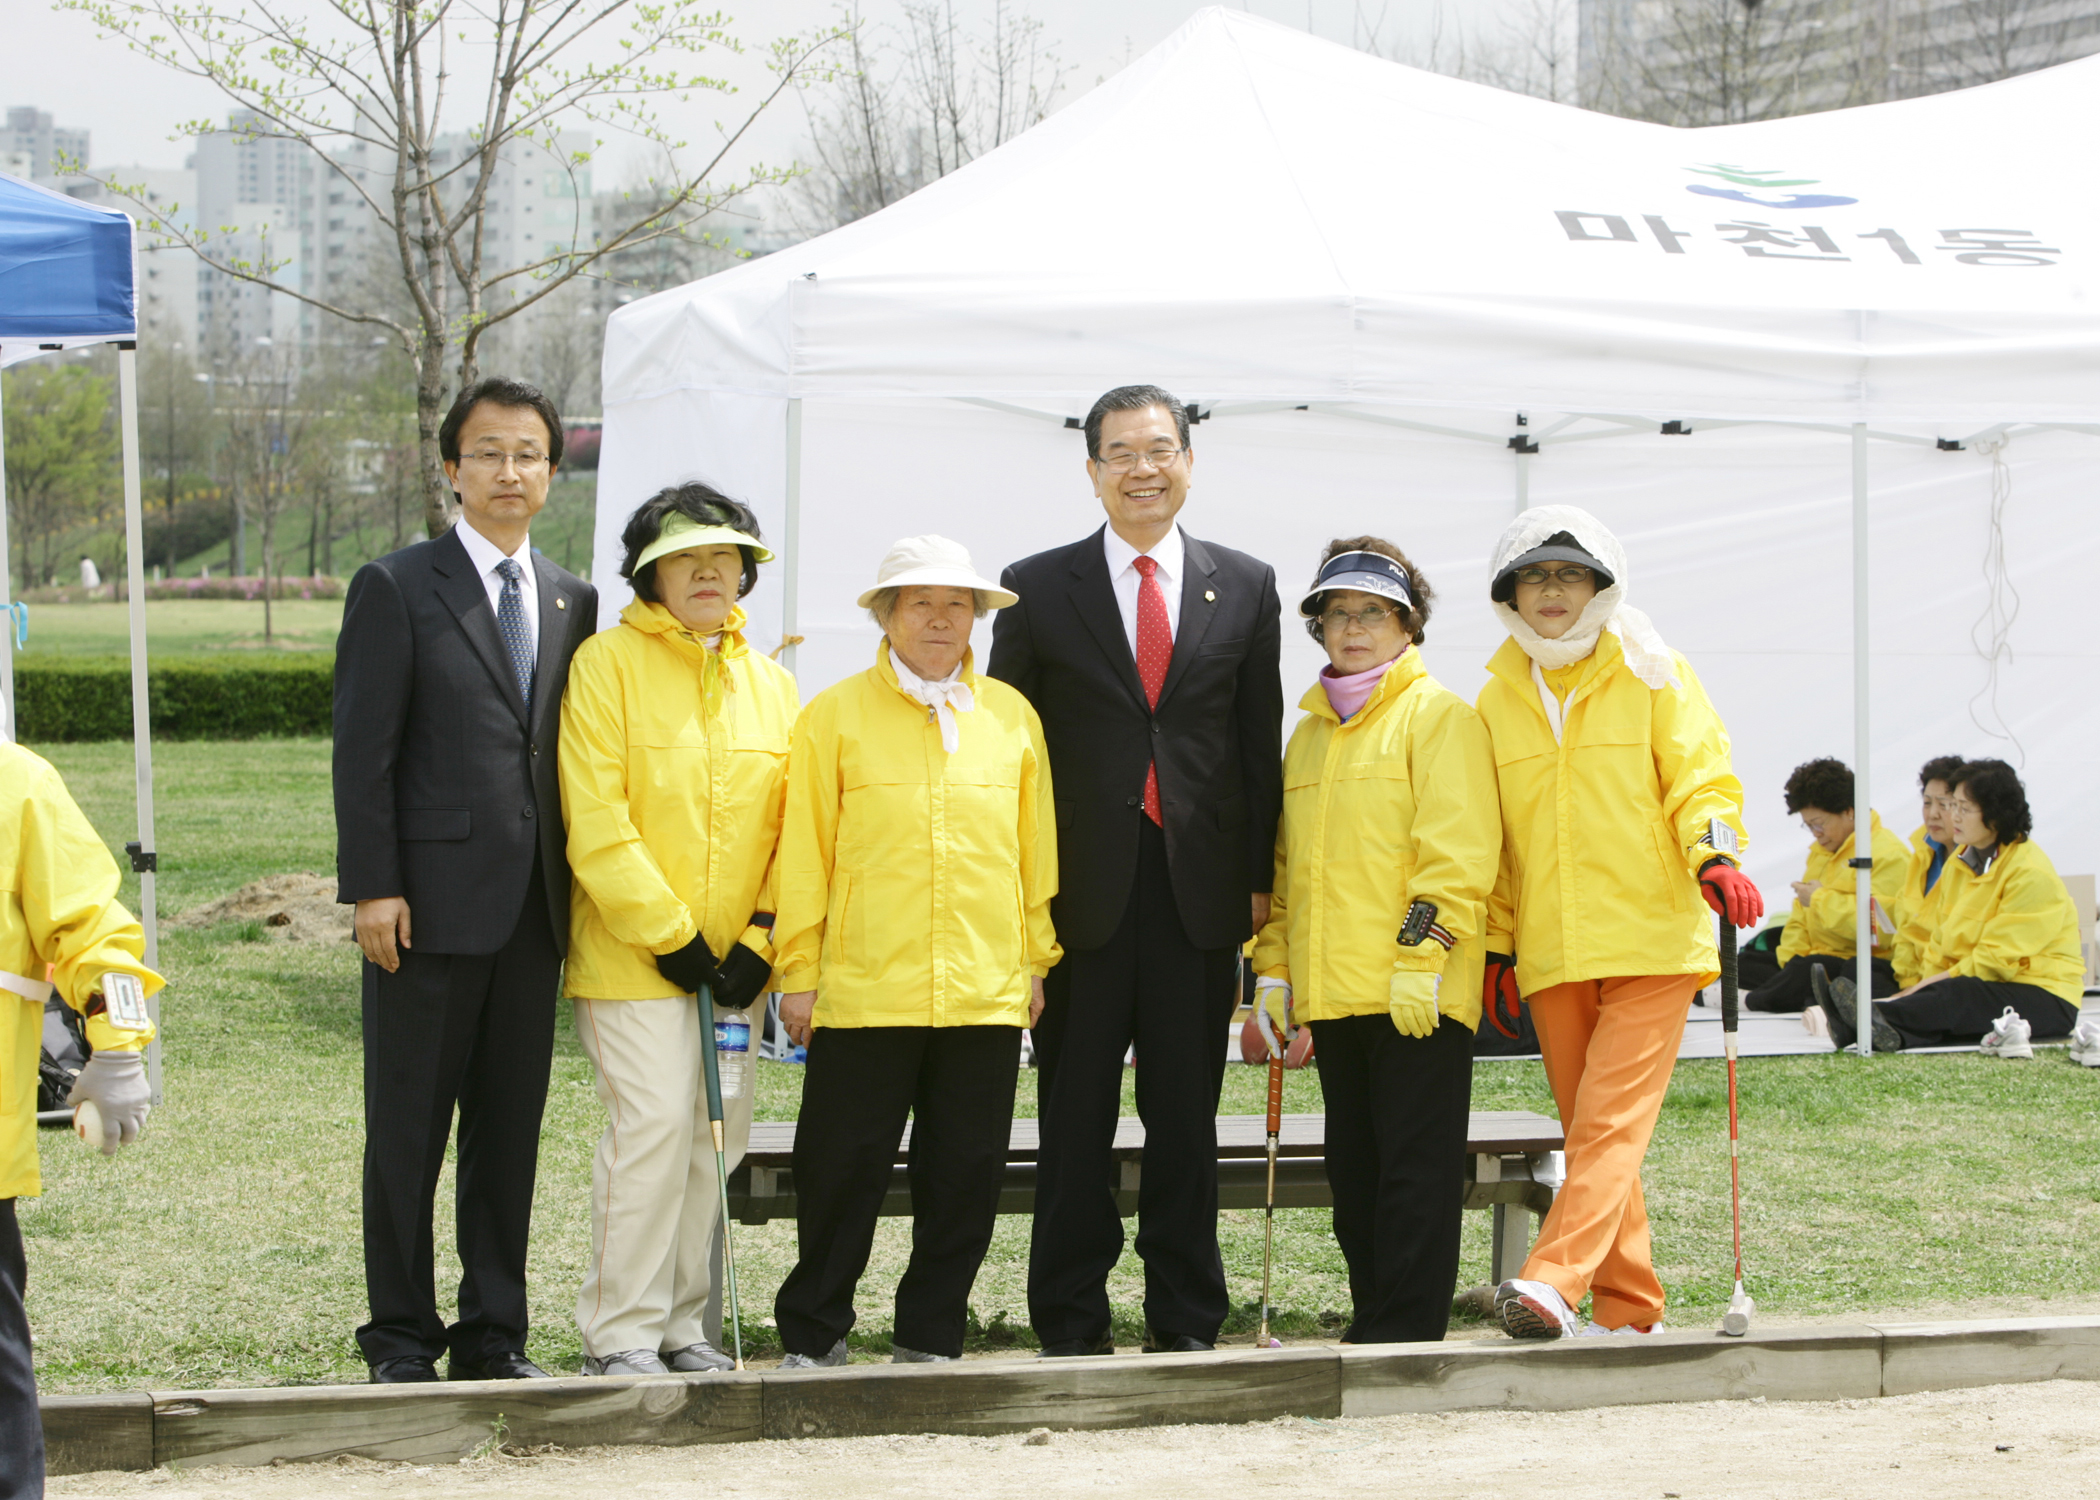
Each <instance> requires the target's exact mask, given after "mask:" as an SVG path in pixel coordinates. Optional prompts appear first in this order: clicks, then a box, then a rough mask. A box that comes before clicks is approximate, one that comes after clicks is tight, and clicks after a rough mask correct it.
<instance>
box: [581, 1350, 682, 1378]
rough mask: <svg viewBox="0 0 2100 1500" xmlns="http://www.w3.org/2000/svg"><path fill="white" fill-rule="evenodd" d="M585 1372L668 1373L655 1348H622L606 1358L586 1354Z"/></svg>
mask: <svg viewBox="0 0 2100 1500" xmlns="http://www.w3.org/2000/svg"><path fill="white" fill-rule="evenodd" d="M583 1373H584V1374H586V1375H668V1374H670V1373H671V1372H670V1371H669V1370H667V1369H665V1368H664V1362H663V1361H662V1360H660V1359H658V1358H657V1357H656V1351H655V1350H653V1349H622V1350H621V1351H620V1352H619V1353H618V1354H608V1355H606V1356H605V1357H604V1358H602V1359H601V1358H599V1357H598V1356H596V1355H592V1354H586V1355H585V1356H584V1357H583Z"/></svg>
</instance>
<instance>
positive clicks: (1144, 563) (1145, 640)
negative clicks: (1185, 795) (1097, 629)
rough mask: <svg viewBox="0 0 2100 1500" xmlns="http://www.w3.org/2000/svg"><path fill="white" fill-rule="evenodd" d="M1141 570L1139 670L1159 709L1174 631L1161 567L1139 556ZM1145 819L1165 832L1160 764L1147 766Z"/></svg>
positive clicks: (1150, 703)
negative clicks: (1169, 618) (1169, 620)
mask: <svg viewBox="0 0 2100 1500" xmlns="http://www.w3.org/2000/svg"><path fill="white" fill-rule="evenodd" d="M1136 562H1137V570H1138V621H1137V669H1138V681H1140V682H1142V683H1143V684H1144V685H1145V702H1146V704H1147V705H1148V706H1150V707H1152V708H1157V707H1159V690H1160V686H1161V684H1163V683H1164V682H1165V681H1166V680H1167V663H1168V662H1170V661H1172V660H1173V659H1174V630H1173V627H1172V626H1170V625H1168V624H1167V596H1166V594H1165V593H1164V592H1163V591H1162V590H1161V588H1160V586H1159V579H1157V578H1156V577H1154V576H1153V575H1154V574H1156V573H1157V572H1158V571H1159V564H1158V563H1156V562H1154V561H1153V560H1152V559H1151V558H1149V557H1143V556H1140V557H1139V558H1138V559H1137V560H1136ZM1145 816H1146V817H1148V818H1150V819H1151V820H1152V821H1153V822H1154V823H1157V824H1159V826H1160V827H1162V828H1164V827H1165V826H1166V824H1165V823H1164V822H1163V821H1162V820H1161V818H1160V815H1159V763H1158V762H1157V761H1148V762H1147V763H1146V765H1145Z"/></svg>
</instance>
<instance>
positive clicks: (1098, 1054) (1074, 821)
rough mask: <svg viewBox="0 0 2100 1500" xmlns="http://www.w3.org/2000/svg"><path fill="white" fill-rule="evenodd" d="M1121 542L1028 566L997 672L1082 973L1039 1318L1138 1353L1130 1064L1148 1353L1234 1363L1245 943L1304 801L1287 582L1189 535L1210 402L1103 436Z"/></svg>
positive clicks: (1074, 1000)
mask: <svg viewBox="0 0 2100 1500" xmlns="http://www.w3.org/2000/svg"><path fill="white" fill-rule="evenodd" d="M1086 443H1087V465H1086V469H1087V475H1088V477H1089V479H1091V480H1092V482H1093V485H1094V493H1095V494H1096V496H1098V497H1099V499H1100V501H1101V505H1102V508H1103V509H1104V510H1105V511H1107V513H1108V524H1107V525H1106V526H1104V527H1102V529H1101V530H1099V531H1097V532H1095V533H1094V534H1093V535H1092V536H1089V537H1087V538H1086V539H1085V540H1084V541H1080V542H1075V543H1073V544H1071V545H1070V546H1066V547H1058V548H1053V549H1052V550H1050V551H1048V552H1040V553H1037V554H1036V555H1035V556H1033V557H1030V558H1025V559H1023V560H1022V561H1020V562H1017V563H1015V564H1014V565H1013V566H1011V567H1009V568H1008V569H1007V570H1006V573H1005V576H1004V577H1003V578H1002V579H1001V584H1002V586H1003V587H1005V588H1007V589H1010V590H1012V591H1013V592H1015V593H1017V594H1019V595H1020V596H1021V603H1020V604H1018V605H1016V606H1014V607H1013V608H1010V609H1005V610H1001V611H1000V612H999V618H998V619H997V621H996V622H995V624H994V626H993V630H992V655H991V662H990V674H991V675H992V676H993V677H996V678H999V679H1001V680H1002V681H1005V682H1009V683H1011V684H1012V685H1013V686H1015V687H1017V688H1019V689H1020V690H1021V691H1022V692H1023V693H1024V694H1026V695H1027V697H1028V700H1029V701H1030V702H1031V703H1032V704H1033V705H1034V706H1035V710H1036V713H1037V715H1038V716H1039V717H1040V718H1041V720H1042V724H1043V736H1044V739H1045V741H1046V742H1047V744H1048V746H1049V750H1050V766H1051V780H1052V781H1053V783H1054V784H1055V786H1056V788H1057V843H1058V868H1059V872H1060V874H1059V885H1060V892H1059V894H1058V896H1057V898H1056V900H1055V901H1054V902H1053V903H1052V905H1051V915H1052V917H1053V918H1054V919H1055V921H1056V924H1057V934H1058V940H1059V941H1060V942H1061V943H1062V944H1063V946H1064V953H1065V956H1064V961H1063V962H1062V963H1060V964H1059V965H1058V966H1057V967H1056V968H1054V969H1052V970H1051V971H1050V974H1049V977H1048V979H1047V981H1046V982H1045V986H1044V988H1045V1005H1044V1009H1043V1015H1042V1019H1041V1020H1040V1021H1039V1022H1038V1023H1037V1024H1036V1027H1035V1033H1034V1034H1035V1051H1036V1059H1037V1063H1038V1066H1039V1068H1040V1070H1041V1072H1040V1079H1039V1082H1038V1089H1037V1095H1038V1099H1039V1107H1038V1112H1039V1114H1040V1117H1041V1124H1042V1152H1041V1156H1040V1160H1039V1165H1038V1167H1037V1176H1036V1197H1035V1238H1034V1244H1033V1246H1032V1250H1031V1255H1030V1261H1029V1269H1028V1306H1029V1314H1030V1317H1031V1318H1032V1320H1033V1321H1034V1324H1035V1330H1036V1334H1037V1336H1038V1337H1039V1338H1040V1339H1041V1340H1042V1344H1043V1353H1044V1355H1045V1356H1046V1357H1053V1358H1054V1357H1059V1356H1064V1355H1084V1354H1112V1353H1114V1352H1115V1342H1114V1338H1113V1335H1112V1334H1111V1333H1110V1330H1109V1303H1108V1290H1107V1283H1108V1276H1109V1273H1110V1271H1112V1270H1113V1269H1114V1267H1115V1264H1116V1261H1117V1260H1118V1259H1119V1258H1120V1257H1121V1255H1122V1253H1123V1221H1122V1218H1121V1216H1120V1215H1119V1214H1118V1213H1117V1210H1116V1201H1115V1181H1114V1173H1113V1170H1112V1167H1111V1162H1110V1154H1109V1153H1110V1148H1111V1146H1112V1144H1113V1142H1114V1139H1115V1130H1116V1116H1117V1113H1118V1111H1119V1108H1120V1104H1121V1099H1122V1088H1123V1058H1124V1056H1125V1054H1126V1053H1127V1052H1128V1051H1129V1050H1130V1049H1131V1048H1132V1047H1133V1045H1134V1046H1135V1048H1136V1054H1137V1108H1138V1115H1139V1117H1140V1118H1141V1119H1142V1120H1143V1121H1144V1123H1145V1161H1144V1171H1143V1173H1142V1175H1141V1177H1140V1179H1139V1186H1138V1235H1137V1249H1138V1254H1139V1255H1140V1256H1141V1257H1142V1258H1143V1260H1144V1262H1145V1327H1146V1337H1145V1348H1146V1349H1148V1350H1155V1349H1208V1348H1210V1347H1211V1345H1212V1344H1213V1343H1214V1342H1215V1341H1216V1339H1217V1336H1218V1329H1219V1327H1220V1325H1222V1324H1223V1322H1224V1320H1225V1314H1226V1311H1227V1302H1226V1292H1225V1271H1224V1265H1223V1263H1222V1261H1221V1260H1220V1258H1219V1255H1218V1175H1217V1151H1218V1142H1217V1113H1218V1090H1219V1087H1220V1085H1221V1084H1222V1083H1223V1081H1224V1070H1225V1042H1226V1027H1227V1025H1228V1023H1229V1022H1230V1020H1231V1016H1232V1010H1233V1006H1234V1003H1235V1001H1236V999H1237V987H1236V985H1235V978H1236V973H1237V957H1238V951H1239V947H1240V945H1241V944H1242V943H1243V942H1245V941H1246V939H1247V937H1248V936H1249V934H1251V933H1252V932H1254V931H1255V930H1257V929H1258V928H1260V926H1261V925H1262V924H1263V923H1264V922H1266V921H1267V920H1268V915H1269V911H1268V908H1269V891H1270V888H1271V877H1272V872H1273V868H1274V861H1275V848H1276V820H1277V815H1278V812H1279V810H1280V808H1281V806H1282V802H1283V775H1282V769H1281V751H1282V743H1281V740H1282V724H1283V688H1282V683H1281V679H1280V678H1279V676H1278V670H1277V656H1278V650H1279V639H1278V628H1279V627H1278V619H1279V614H1280V609H1279V606H1278V603H1277V598H1276V575H1275V571H1274V570H1273V569H1271V568H1270V567H1269V566H1268V564H1266V563H1264V562H1262V561H1260V560H1259V559H1257V558H1253V557H1249V556H1247V555H1246V554H1245V553H1241V552H1234V551H1232V550H1230V549H1229V548H1225V547H1220V546H1217V545H1215V544H1213V543H1206V542H1201V541H1198V540H1197V539H1196V538H1194V537H1192V536H1190V535H1188V534H1187V533H1186V532H1184V531H1183V530H1182V529H1181V528H1180V527H1179V526H1178V525H1177V524H1176V522H1175V517H1176V515H1177V514H1178V513H1179V512H1180V510H1181V507H1182V504H1183V502H1184V501H1186V500H1187V498H1188V489H1189V475H1190V472H1191V470H1192V468H1193V466H1194V463H1195V456H1194V454H1193V453H1192V452H1191V450H1190V447H1189V419H1188V412H1187V409H1186V408H1185V407H1184V406H1183V405H1182V403H1181V402H1179V401H1177V400H1175V399H1174V397H1172V396H1171V395H1169V394H1168V393H1167V392H1165V391H1163V390H1161V389H1159V388H1158V387H1157V386H1124V387H1121V388H1120V389H1117V390H1113V391H1110V392H1109V393H1108V394H1107V395H1105V396H1103V397H1102V398H1101V399H1100V400H1098V401H1096V402H1095V403H1094V407H1093V410H1092V411H1090V412H1089V413H1088V414H1087V419H1086Z"/></svg>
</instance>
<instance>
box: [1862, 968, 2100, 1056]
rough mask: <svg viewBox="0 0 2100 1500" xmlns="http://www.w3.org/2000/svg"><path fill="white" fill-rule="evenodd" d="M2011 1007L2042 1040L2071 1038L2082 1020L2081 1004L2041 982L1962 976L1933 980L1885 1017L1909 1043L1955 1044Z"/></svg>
mask: <svg viewBox="0 0 2100 1500" xmlns="http://www.w3.org/2000/svg"><path fill="white" fill-rule="evenodd" d="M2008 1005H2010V1006H2011V1007H2012V1008H2013V1009H2014V1010H2015V1011H2017V1012H2018V1013H2019V1015H2020V1018H2021V1019H2022V1020H2024V1021H2025V1022H2026V1023H2027V1024H2028V1025H2029V1026H2031V1027H2033V1028H2034V1039H2035V1040H2036V1041H2038V1042H2040V1041H2046V1040H2048V1039H2049V1038H2051V1037H2059V1036H2069V1035H2070V1034H2071V1029H2072V1028H2073V1027H2074V1026H2076V1025H2077V1024H2078V1007H2077V1006H2075V1005H2073V1004H2071V1003H2070V1002H2069V1001H2068V1000H2059V999H2058V998H2057V997H2056V996H2054V995H2052V994H2050V993H2049V992H2048V991H2047V990H2045V989H2043V988H2042V987H2041V986H2040V985H2038V984H1993V983H1992V982H1991V981H1989V980H1987V979H1970V978H1967V977H1961V976H1958V977H1956V978H1953V979H1942V980H1941V981H1940V982H1939V983H1938V984H1928V985H1926V986H1925V988H1923V989H1922V990H1919V991H1918V992H1917V993H1916V994H1915V995H1909V996H1906V997H1905V998H1903V999H1901V1000H1889V1001H1885V1002H1883V1003H1882V1005H1881V1006H1880V1007H1879V1009H1880V1011H1881V1018H1882V1019H1883V1020H1884V1021H1887V1022H1888V1023H1889V1025H1891V1026H1893V1027H1895V1028H1896V1034H1897V1035H1898V1036H1900V1037H1902V1038H1903V1045H1904V1046H1906V1047H1951V1046H1954V1045H1956V1044H1957V1043H1961V1042H1976V1041H1981V1040H1982V1039H1983V1034H1984V1033H1985V1032H1987V1031H1989V1030H1990V1029H1991V1022H1993V1021H1995V1020H1997V1019H1998V1017H2000V1016H2001V1015H2003V1014H2005V1007H2006V1006H2008Z"/></svg>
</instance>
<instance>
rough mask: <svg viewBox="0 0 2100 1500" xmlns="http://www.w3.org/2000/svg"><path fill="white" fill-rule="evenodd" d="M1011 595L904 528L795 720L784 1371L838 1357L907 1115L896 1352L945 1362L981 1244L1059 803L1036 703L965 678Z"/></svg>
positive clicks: (1045, 899)
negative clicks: (841, 652) (797, 1103)
mask: <svg viewBox="0 0 2100 1500" xmlns="http://www.w3.org/2000/svg"><path fill="white" fill-rule="evenodd" d="M1016 598H1017V596H1016V595H1014V594H1012V593H1010V592H1008V591H1007V590H1005V589H1002V588H1000V587H999V586H998V585H997V584H995V583H992V582H990V581H989V580H987V579H985V578H982V577H979V576H978V574H977V571H976V569H975V568H974V567H972V566H971V563H970V554H969V553H968V552H966V551H964V550H963V548H962V547H961V546H959V545H957V544H956V543H954V542H951V541H949V540H947V539H946V538H945V537H937V536H922V537H910V538H907V539H906V540H904V541H901V542H899V543H898V544H897V545H896V546H895V547H893V548H891V549H890V553H889V555H888V556H887V557H885V558H884V559H883V562H882V567H881V570H880V572H879V574H878V575H877V580H876V586H875V587H874V588H872V589H869V590H868V591H867V592H866V593H864V594H862V595H861V596H860V604H861V607H862V608H864V609H866V610H867V611H868V612H869V613H870V614H871V615H872V616H873V617H874V619H875V622H876V623H877V624H878V625H880V626H881V627H882V630H883V641H882V644H881V645H880V646H879V647H877V649H876V653H875V665H874V666H873V667H871V668H869V669H868V670H867V671H865V672H863V673H861V674H860V675H859V676H856V677H849V678H847V679H846V680H845V681H843V682H839V683H835V684H834V685H833V686H831V687H829V688H827V689H825V690H824V691H823V692H822V693H819V694H818V695H817V696H816V697H815V698H813V699H811V700H810V704H809V707H808V708H806V709H804V710H803V713H802V717H801V719H800V721H799V722H797V724H796V725H795V741H794V749H793V751H792V753H791V756H790V766H789V772H788V807H787V825H786V829H785V831H784V832H783V834H782V836H781V843H780V921H779V924H778V926H777V928H776V937H777V941H778V942H779V944H780V976H781V988H782V989H783V990H784V991H786V993H785V994H783V995H782V997H781V1002H780V1019H781V1022H782V1024H783V1025H784V1026H785V1027H786V1028H787V1032H788V1035H789V1036H790V1037H791V1038H793V1039H794V1040H796V1041H798V1042H804V1043H806V1044H807V1045H808V1047H809V1070H808V1073H807V1076H806V1077H805V1079H804V1082H803V1085H802V1112H801V1116H800V1120H799V1123H798V1124H797V1126H796V1130H795V1192H796V1198H797V1215H798V1217H797V1223H796V1240H797V1244H798V1246H799V1248H800V1252H801V1258H800V1259H799V1260H798V1261H797V1262H796V1264H795V1268H794V1270H793V1271H792V1272H790V1273H789V1275H788V1278H787V1280H786V1281H785V1282H783V1283H782V1284H781V1288H780V1293H779V1295H778V1297H777V1298H776V1299H775V1301H774V1314H775V1317H776V1318H777V1319H778V1322H779V1325H780V1341H781V1343H782V1344H783V1345H785V1346H786V1349H787V1357H786V1358H785V1359H784V1360H783V1361H782V1362H781V1368H782V1369H785V1370H798V1369H813V1368H818V1367H822V1366H828V1365H841V1364H844V1363H845V1362H846V1333H847V1331H848V1330H849V1329H851V1328H852V1326H853V1322H854V1311H853V1292H854V1288H855V1286H856V1285H857V1284H858V1283H859V1281H860V1275H861V1272H862V1271H864V1270H865V1269H866V1268H867V1264H868V1250H869V1247H870V1246H871V1245H872V1243H873V1241H874V1234H875V1219H876V1215H877V1212H878V1211H879V1210H880V1209H881V1207H882V1197H883V1194H884V1193H885V1192H886V1191H887V1190H888V1188H889V1183H890V1170H891V1167H892V1165H893V1164H894V1162H895V1160H896V1155H897V1143H898V1141H899V1140H900V1139H901V1137H902V1135H903V1131H904V1121H905V1116H906V1115H910V1116H911V1120H912V1136H911V1161H910V1175H911V1198H912V1252H911V1263H910V1264H909V1265H908V1266H907V1267H906V1268H905V1272H904V1278H903V1280H902V1281H900V1282H899V1283H898V1285H897V1300H896V1319H895V1322H894V1324H893V1325H892V1348H893V1356H892V1357H893V1358H894V1359H895V1360H896V1362H898V1363H900V1364H909V1363H926V1362H939V1361H945V1360H951V1359H955V1358H957V1357H959V1356H960V1355H961V1353H962V1340H963V1327H964V1324H965V1322H966V1319H967V1316H968V1312H969V1298H970V1286H971V1284H972V1283H973V1282H974V1281H975V1280H976V1278H977V1268H978V1266H979V1265H980V1264H981V1263H982V1262H983V1260H984V1253H985V1250H986V1249H987V1247H989V1246H990V1244H991V1240H992V1224H993V1220H994V1217H995V1216H996V1214H997V1211H998V1207H999V1184H1000V1181H1001V1179H1002V1178H1003V1177H1004V1175H1005V1171H1006V1147H1007V1139H1008V1135H1009V1127H1010V1122H1011V1120H1012V1118H1013V1104H1014V1083H1015V1080H1016V1077H1017V1075H1018V1072H1019V1067H1020V1060H1021V1029H1022V1028H1023V1027H1025V1026H1031V1025H1033V1024H1034V1023H1035V1021H1036V1018H1037V1017H1038V1016H1039V1015H1040V1014H1041V1013H1042V1008H1043V976H1044V975H1045V974H1047V973H1048V972H1049V971H1050V968H1051V966H1052V965H1054V964H1055V963H1056V962H1057V961H1058V958H1059V957H1060V952H1059V949H1058V945H1057V938H1056V934H1055V933H1054V932H1053V930H1052V928H1051V925H1050V898H1051V897H1052V896H1054V895H1056V894H1057V825H1056V817H1055V812H1054V810H1055V807H1056V804H1055V802H1054V801H1053V800H1052V797H1051V792H1050V759H1049V756H1048V754H1047V753H1046V751H1045V750H1044V747H1043V730H1042V725H1041V724H1040V723H1039V722H1038V721H1037V719H1036V715H1035V710H1034V709H1033V708H1031V707H1029V705H1028V700H1027V699H1026V698H1023V697H1022V696H1021V695H1020V694H1019V693H1018V692H1016V691H1015V690H1014V689H1012V688H1010V687H1008V686H1007V685H1006V684H1005V683H1003V682H998V681H995V680H994V679H992V678H989V677H981V676H979V675H978V674H977V672H976V671H975V670H974V669H973V665H972V659H971V655H970V629H971V626H972V625H973V624H974V622H975V621H977V620H978V619H981V618H982V617H983V616H984V615H985V614H986V613H987V612H988V611H990V610H993V609H1004V608H1005V607H1006V606H1007V605H1009V604H1012V603H1014V602H1015V600H1016Z"/></svg>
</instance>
